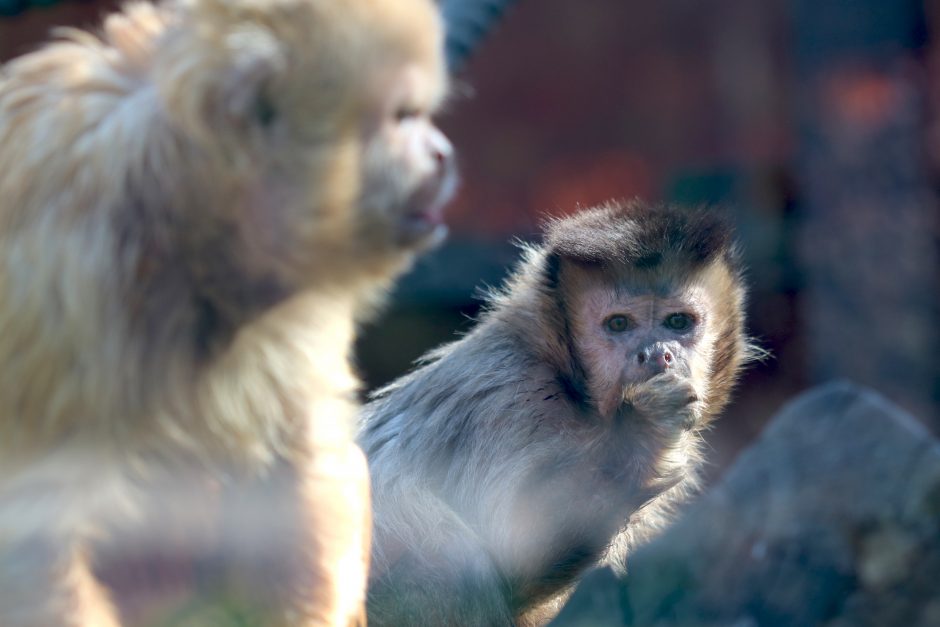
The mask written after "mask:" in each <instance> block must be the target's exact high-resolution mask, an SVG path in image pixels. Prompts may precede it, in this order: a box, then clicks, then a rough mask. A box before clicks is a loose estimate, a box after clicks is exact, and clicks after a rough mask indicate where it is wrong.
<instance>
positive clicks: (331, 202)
mask: <svg viewBox="0 0 940 627" xmlns="http://www.w3.org/2000/svg"><path fill="white" fill-rule="evenodd" d="M262 4H263V5H264V7H265V8H264V10H263V11H262V10H261V9H257V7H255V4H254V3H252V2H250V1H248V0H245V2H241V1H240V0H233V1H232V2H222V1H219V0H198V1H195V0H194V1H193V2H191V3H184V6H185V7H187V8H186V9H185V10H184V12H183V15H182V16H180V18H179V26H178V27H176V26H174V27H172V29H171V30H170V34H169V35H167V36H165V37H164V38H162V39H161V40H160V42H159V45H160V46H161V51H160V54H159V55H158V56H157V60H156V62H157V67H156V68H155V70H154V76H155V80H156V82H157V89H156V92H157V93H158V94H159V100H160V106H159V110H160V115H161V116H162V117H163V118H165V119H166V121H167V123H168V126H169V127H171V128H172V129H173V134H174V135H175V141H177V142H179V144H180V145H181V146H184V149H183V150H180V151H179V153H180V154H178V155H174V160H173V163H174V166H175V167H174V171H179V172H180V174H179V176H180V177H182V178H183V179H184V180H183V181H182V182H177V181H172V182H171V184H168V185H167V186H166V187H167V188H168V189H184V190H188V193H190V194H191V195H192V198H191V199H190V200H189V204H191V205H193V206H198V207H200V208H201V209H200V211H199V212H198V213H197V212H189V213H188V214H187V216H186V220H187V222H189V223H196V222H198V224H191V228H189V229H188V233H189V235H187V237H189V239H191V240H192V242H191V243H190V244H189V245H188V248H190V249H192V250H194V251H205V250H208V249H210V248H212V247H218V246H225V247H226V250H224V251H222V252H224V253H225V256H226V257H228V258H230V259H234V260H236V261H235V262H233V263H234V265H236V266H239V267H240V269H241V273H242V274H243V275H246V276H247V280H249V281H250V282H252V284H253V285H254V284H263V286H264V290H266V291H268V292H272V293H275V294H277V295H290V294H291V293H294V292H296V291H298V290H303V289H306V288H311V287H317V288H321V287H327V286H347V287H348V286H350V285H360V284H366V283H368V284H370V285H373V286H374V285H377V284H379V283H381V282H383V281H387V280H389V279H391V278H392V277H393V276H394V275H395V274H397V273H398V272H400V271H401V270H402V269H403V268H404V267H405V266H407V264H408V263H409V262H410V261H411V259H412V257H413V253H416V252H419V251H421V250H423V249H425V248H427V247H429V246H431V245H433V244H434V243H436V242H438V241H440V240H441V239H442V238H443V236H444V234H445V233H446V228H445V227H444V224H443V216H442V208H443V206H444V204H445V203H446V201H447V200H448V199H449V197H450V196H451V195H452V193H453V191H454V188H455V185H456V176H455V167H454V156H453V149H452V147H451V145H450V143H449V142H448V141H447V139H446V138H445V137H444V135H443V134H442V133H441V132H440V131H439V130H438V129H437V128H436V127H435V126H434V124H433V123H432V122H431V115H432V114H433V113H434V112H435V111H436V109H437V108H438V106H439V105H440V102H441V101H442V99H443V98H444V96H445V94H446V92H447V71H446V63H445V59H444V54H443V38H444V36H443V27H442V24H441V18H440V13H439V10H438V9H437V7H436V5H435V4H434V3H433V2H430V1H429V0H381V1H378V2H375V1H372V0H368V1H362V2H358V1H357V2H352V1H349V2H342V3H337V2H333V1H331V0H300V1H296V0H271V1H270V2H266V3H262ZM258 6H261V5H258ZM256 9H257V10H256ZM258 11H261V13H260V14H259V13H258ZM259 15H262V16H263V19H259ZM194 25H196V26H194ZM339 25H341V27H339ZM333 26H337V27H336V28H333ZM181 68H182V69H181ZM185 159H189V160H191V163H184V162H182V161H183V160H185ZM161 160H162V161H163V162H165V161H169V160H168V159H166V158H164V157H163V156H162V155H161ZM168 204H171V203H168ZM175 204H180V203H175ZM223 232H224V233H225V234H226V236H225V238H224V239H223V238H221V237H219V234H220V233H223ZM207 239H211V240H212V241H210V242H207V241H206V240H207ZM194 254H195V253H194ZM216 256H219V257H221V256H222V255H221V253H219V254H217V255H216ZM219 265H221V264H219ZM229 265H232V264H229ZM217 272H218V274H220V275H228V276H230V275H231V272H230V271H229V270H228V269H225V268H222V269H220V270H218V271H217ZM221 280H224V279H222V278H221V277H219V278H213V279H212V281H213V283H216V282H218V281H221ZM271 286H273V287H271Z"/></svg>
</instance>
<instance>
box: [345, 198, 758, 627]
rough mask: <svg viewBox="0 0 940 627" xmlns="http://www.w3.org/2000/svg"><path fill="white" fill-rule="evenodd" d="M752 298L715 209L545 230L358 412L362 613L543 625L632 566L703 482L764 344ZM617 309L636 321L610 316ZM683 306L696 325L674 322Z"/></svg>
mask: <svg viewBox="0 0 940 627" xmlns="http://www.w3.org/2000/svg"><path fill="white" fill-rule="evenodd" d="M743 306H744V288H743V284H742V281H741V276H740V269H739V265H738V262H737V260H736V255H735V252H734V247H733V242H732V239H731V234H730V231H729V230H728V228H727V226H725V225H724V224H723V223H722V222H721V221H720V220H719V219H717V218H716V217H715V215H714V214H712V213H708V212H705V211H692V210H682V209H677V208H671V207H650V206H648V205H644V204H642V203H627V204H611V205H608V206H606V207H601V208H597V209H593V210H589V211H585V212H582V213H580V214H578V215H575V216H573V217H570V218H566V219H563V220H559V221H556V222H553V223H551V224H549V225H548V227H547V230H546V237H545V244H544V245H543V246H540V247H532V248H528V249H527V251H526V256H525V260H524V261H523V263H522V265H521V267H520V268H519V269H518V270H517V271H516V272H515V273H514V274H513V276H512V277H511V278H510V279H509V281H508V283H507V286H506V288H505V289H504V290H502V291H500V292H498V293H496V294H494V295H493V297H492V299H491V302H490V306H489V309H488V311H487V312H486V313H485V314H484V315H483V317H482V319H481V320H480V322H479V323H478V325H477V326H476V328H475V329H474V330H473V331H471V332H470V333H469V334H468V335H467V336H466V337H465V338H463V339H461V340H460V341H458V342H455V343H453V344H450V345H448V346H445V347H443V348H441V349H438V350H436V351H434V352H433V353H431V354H430V355H428V356H427V357H425V358H424V359H423V360H422V365H421V367H420V368H419V369H417V370H416V371H415V372H413V373H411V374H409V375H407V376H406V377H404V378H402V379H400V380H399V381H396V382H395V383H393V384H391V385H390V386H388V387H387V388H386V389H384V390H382V391H380V392H379V393H378V394H377V395H376V397H375V400H374V401H372V402H371V403H369V404H368V405H366V407H365V408H364V409H363V419H362V424H361V429H360V434H359V442H360V444H361V445H362V446H363V449H364V450H365V451H366V454H367V456H368V458H369V464H370V472H371V474H372V478H373V488H374V499H375V500H374V515H375V519H376V530H375V533H376V535H375V540H374V542H373V560H374V561H373V564H374V570H373V572H372V573H371V574H370V591H369V606H368V607H369V619H370V621H371V622H372V623H373V624H377V625H406V624H413V625H418V624H420V625H508V624H541V623H543V622H546V621H547V620H549V618H550V617H551V616H552V615H553V614H554V612H555V611H557V609H558V607H559V606H560V603H561V602H562V601H563V599H564V597H565V595H566V593H567V591H568V590H569V589H570V587H571V586H572V585H573V583H574V582H575V581H576V580H577V578H578V576H579V575H580V574H581V573H582V572H583V571H584V569H586V568H588V567H589V566H591V565H594V564H597V563H599V562H602V561H606V562H608V563H612V564H614V565H615V566H618V567H619V568H621V569H622V568H623V567H624V563H623V558H624V556H625V554H626V551H627V550H628V549H629V548H630V547H631V546H632V545H633V544H635V543H636V542H638V541H640V540H642V539H643V538H645V537H648V536H649V535H651V534H652V533H654V532H655V531H656V530H657V529H659V528H660V527H661V526H662V525H663V524H664V523H665V521H666V520H667V519H668V515H669V513H670V511H671V509H672V508H673V506H674V505H675V504H676V503H678V502H680V501H681V500H682V499H683V498H684V497H685V496H686V495H687V494H688V493H689V492H690V491H691V490H692V489H694V487H695V484H696V469H697V466H698V463H699V461H700V458H701V454H700V451H699V448H700V446H699V444H700V440H701V438H700V433H701V430H702V429H703V428H704V427H705V426H706V425H707V424H708V422H709V421H710V420H711V419H712V417H713V416H714V415H715V414H716V413H717V412H719V411H720V410H721V408H722V407H723V406H724V405H725V403H726V402H727V400H728V397H729V394H730V392H731V388H732V386H733V384H734V380H735V378H736V376H737V373H738V372H739V370H740V368H741V366H742V365H743V364H744V363H745V362H746V361H747V360H748V359H749V358H750V357H751V356H752V348H751V347H750V345H749V343H748V341H747V338H746V336H745V334H744V330H743V315H744V314H743ZM598 311H600V312H602V314H597V312H598ZM610 311H612V312H615V313H622V312H626V313H630V315H631V316H634V318H633V319H631V320H632V322H631V324H633V325H635V329H634V328H631V329H630V332H622V333H612V332H608V331H607V330H605V329H604V328H602V323H603V324H607V323H606V322H603V321H606V320H609V319H610V318H609V317H608V315H609V312H610ZM675 312H688V313H689V314H690V315H692V314H694V318H691V319H693V320H694V321H695V322H694V325H693V326H691V327H690V329H689V330H687V331H683V332H674V331H672V330H670V329H668V328H666V327H664V320H665V319H667V318H668V317H669V316H670V315H672V314H673V313H675ZM657 347H659V348H657ZM667 348H668V350H669V351H670V352H669V357H668V358H667V357H665V356H664V355H665V352H664V351H666V350H667ZM648 349H649V350H652V349H657V350H661V351H663V352H661V354H660V355H659V357H660V359H661V361H656V362H655V363H656V366H655V368H659V370H656V369H655V368H654V366H653V365H652V364H653V362H651V361H650V360H648V359H646V358H645V357H644V358H642V359H641V358H639V357H638V355H639V354H640V352H642V351H644V350H648ZM650 354H654V353H650ZM661 364H668V365H661Z"/></svg>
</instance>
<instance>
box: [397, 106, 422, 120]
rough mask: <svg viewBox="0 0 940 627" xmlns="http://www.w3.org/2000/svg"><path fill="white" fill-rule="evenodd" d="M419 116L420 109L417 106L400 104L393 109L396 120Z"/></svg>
mask: <svg viewBox="0 0 940 627" xmlns="http://www.w3.org/2000/svg"><path fill="white" fill-rule="evenodd" d="M420 116H421V109H419V108H418V107H409V106H401V107H399V108H398V109H396V110H395V120H396V121H398V122H402V121H404V120H409V119H411V118H417V117H420Z"/></svg>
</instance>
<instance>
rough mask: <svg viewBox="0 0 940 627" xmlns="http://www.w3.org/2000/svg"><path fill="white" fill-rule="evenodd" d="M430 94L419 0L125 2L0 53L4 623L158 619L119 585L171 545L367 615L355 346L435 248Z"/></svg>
mask: <svg viewBox="0 0 940 627" xmlns="http://www.w3.org/2000/svg"><path fill="white" fill-rule="evenodd" d="M445 91H446V75H445V67H444V61H443V56H442V29H441V25H440V18H439V15H438V14H437V10H436V8H435V7H434V5H433V4H432V3H431V2H430V0H343V1H342V2H338V1H336V0H180V1H179V2H168V3H165V4H162V5H156V6H155V5H151V4H145V3H137V4H130V5H128V6H126V7H125V8H124V9H123V10H122V11H120V12H118V13H116V14H113V15H111V16H109V17H108V18H107V19H106V20H105V22H104V25H103V28H102V30H101V33H100V34H98V35H92V34H89V33H85V32H80V31H70V32H67V33H64V38H63V39H62V40H60V41H58V42H55V43H52V44H50V45H48V46H46V47H45V48H42V49H40V50H38V51H36V52H33V53H30V54H27V55H25V56H23V57H21V58H19V59H16V60H14V61H12V62H10V63H9V64H7V65H6V66H5V67H3V68H2V69H0V625H2V626H3V627H52V626H55V627H59V626H63V625H65V626H76V627H77V626H81V627H107V626H110V625H116V624H137V623H138V622H146V621H155V622H159V621H161V620H169V619H167V618H166V617H167V616H172V614H171V613H170V614H168V613H163V614H161V613H160V612H158V611H156V610H154V607H155V604H154V603H149V601H148V599H147V596H148V594H149V591H148V590H147V589H144V588H139V587H138V588H134V587H133V586H128V585H126V581H125V580H124V579H123V578H122V573H125V572H126V571H127V565H128V564H129V563H143V564H144V565H145V566H146V565H147V564H152V563H157V562H161V561H165V560H171V561H172V560H176V559H179V560H181V561H191V562H193V563H194V564H195V566H194V567H193V568H192V570H191V572H192V573H194V574H193V576H192V581H191V582H190V583H191V586H190V587H191V588H192V590H193V591H195V592H196V593H197V597H199V600H200V601H201V602H205V603H207V604H209V605H212V603H214V602H215V601H218V603H219V604H221V605H222V606H224V607H225V608H227V610H226V611H234V612H238V613H240V615H241V616H243V617H248V620H254V621H255V622H256V623H257V624H263V625H323V624H345V623H347V622H350V621H353V620H356V619H357V617H358V615H359V614H360V611H361V603H362V601H363V597H364V582H365V568H366V562H367V548H366V547H365V546H364V545H365V544H366V543H368V529H369V527H368V505H369V502H368V482H367V471H366V469H365V464H364V460H363V458H362V456H361V454H360V453H359V451H358V449H357V448H356V447H355V446H354V445H353V444H352V443H351V441H350V435H349V421H350V418H351V416H352V414H353V412H354V411H355V410H356V403H355V394H356V390H357V385H358V382H357V380H356V377H355V376H354V374H353V373H352V371H351V369H350V366H349V365H348V353H349V350H350V345H351V340H352V337H353V333H354V328H355V325H356V322H357V321H358V320H361V319H362V318H363V317H365V316H367V315H368V314H369V312H370V310H371V309H373V308H374V306H375V303H376V301H377V300H378V299H377V295H378V293H380V292H381V291H382V289H383V288H384V287H386V286H387V285H388V283H389V282H390V280H391V279H392V278H393V277H394V276H395V275H396V274H398V273H399V272H400V271H402V270H403V269H404V268H406V267H407V266H408V264H409V262H410V261H411V259H412V257H413V255H414V254H415V253H416V252H419V251H421V250H422V249H424V248H426V247H428V246H430V245H432V244H433V243H434V242H435V241H437V240H438V239H440V237H441V236H442V234H443V230H444V227H443V226H442V223H441V209H442V205H443V203H444V202H445V200H446V198H447V196H448V195H449V193H450V192H451V189H452V187H453V181H454V174H453V158H452V150H451V147H450V145H449V143H448V142H447V140H446V139H445V138H444V136H443V135H442V134H441V133H440V132H439V131H438V130H437V129H436V128H435V127H434V125H433V124H432V123H431V121H430V117H429V116H430V115H431V113H433V112H434V110H435V109H436V107H437V106H438V105H439V103H440V102H441V100H442V98H443V97H444V95H445ZM100 574H103V576H99V575H100ZM103 580H107V581H109V582H111V583H112V584H114V585H112V586H111V588H112V589H111V590H109V589H108V588H107V587H106V586H104V585H102V581H103ZM161 602H162V601H161ZM156 605H159V604H156ZM170 606H172V604H170ZM161 607H162V606H161ZM141 608H146V611H144V610H142V609H141ZM163 609H166V608H163ZM137 610H139V611H140V612H139V613H137V614H135V611H137ZM122 613H123V616H121V614H122ZM197 615H198V612H197ZM209 615H211V612H210V614H207V615H206V616H209ZM192 620H193V621H196V622H198V621H199V620H200V619H198V618H193V619H192ZM203 623H204V624H218V618H205V619H204V620H203Z"/></svg>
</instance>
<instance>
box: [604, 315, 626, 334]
mask: <svg viewBox="0 0 940 627" xmlns="http://www.w3.org/2000/svg"><path fill="white" fill-rule="evenodd" d="M604 326H605V327H607V330H608V331H610V332H612V333H623V332H624V331H626V330H627V329H629V328H630V319H629V318H627V317H626V316H624V315H623V314H615V315H613V316H611V317H610V318H607V320H605V321H604Z"/></svg>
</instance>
